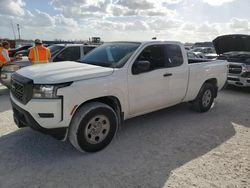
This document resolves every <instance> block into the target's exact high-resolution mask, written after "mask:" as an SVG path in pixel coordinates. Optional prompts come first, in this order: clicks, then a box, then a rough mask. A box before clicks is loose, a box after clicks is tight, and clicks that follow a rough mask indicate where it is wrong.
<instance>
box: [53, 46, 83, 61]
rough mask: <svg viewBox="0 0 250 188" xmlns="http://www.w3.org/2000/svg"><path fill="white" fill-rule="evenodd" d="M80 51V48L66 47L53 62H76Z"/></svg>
mask: <svg viewBox="0 0 250 188" xmlns="http://www.w3.org/2000/svg"><path fill="white" fill-rule="evenodd" d="M80 56H81V51H80V46H70V47H66V48H65V49H64V50H62V51H61V52H60V53H58V54H57V55H56V57H55V58H54V59H53V62H58V61H77V60H79V59H80Z"/></svg>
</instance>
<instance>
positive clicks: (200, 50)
mask: <svg viewBox="0 0 250 188" xmlns="http://www.w3.org/2000/svg"><path fill="white" fill-rule="evenodd" d="M190 52H193V53H195V54H196V55H198V56H199V57H200V58H205V59H215V58H216V57H217V56H218V55H217V54H216V53H215V49H214V48H213V47H196V48H193V49H191V50H190Z"/></svg>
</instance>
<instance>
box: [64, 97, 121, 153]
mask: <svg viewBox="0 0 250 188" xmlns="http://www.w3.org/2000/svg"><path fill="white" fill-rule="evenodd" d="M117 129H118V118H117V115H116V113H115V111H114V110H113V109H112V108H111V107H110V106H108V105H106V104H104V103H101V102H91V103H87V104H85V105H83V106H82V107H80V108H79V109H78V110H77V111H76V113H75V115H74V117H73V119H72V122H71V124H70V127H69V141H70V143H71V144H72V145H73V146H74V147H75V148H76V149H77V150H79V151H81V152H97V151H100V150H102V149H103V148H105V147H106V146H107V145H109V143H110V142H111V141H112V139H113V138H114V136H115V134H116V132H117Z"/></svg>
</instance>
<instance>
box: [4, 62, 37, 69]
mask: <svg viewBox="0 0 250 188" xmlns="http://www.w3.org/2000/svg"><path fill="white" fill-rule="evenodd" d="M8 65H19V66H20V67H21V68H23V67H27V66H30V65H32V63H31V62H30V61H29V60H21V61H13V62H10V63H8Z"/></svg>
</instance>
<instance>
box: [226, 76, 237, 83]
mask: <svg viewBox="0 0 250 188" xmlns="http://www.w3.org/2000/svg"><path fill="white" fill-rule="evenodd" d="M227 79H228V80H230V81H236V82H238V81H240V79H239V78H232V77H228V78H227Z"/></svg>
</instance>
